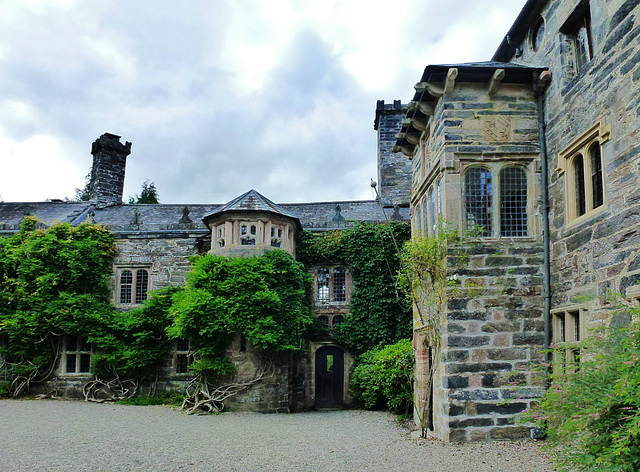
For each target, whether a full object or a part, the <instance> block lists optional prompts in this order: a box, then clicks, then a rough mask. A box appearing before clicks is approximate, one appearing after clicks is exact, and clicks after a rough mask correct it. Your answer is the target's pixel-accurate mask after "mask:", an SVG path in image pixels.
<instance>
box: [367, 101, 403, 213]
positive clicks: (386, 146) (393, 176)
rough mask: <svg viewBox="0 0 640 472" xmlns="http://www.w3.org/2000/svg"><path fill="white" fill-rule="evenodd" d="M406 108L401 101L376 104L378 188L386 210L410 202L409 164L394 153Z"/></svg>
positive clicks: (375, 126)
mask: <svg viewBox="0 0 640 472" xmlns="http://www.w3.org/2000/svg"><path fill="white" fill-rule="evenodd" d="M406 113H407V106H406V105H402V103H400V100H394V101H393V103H384V100H378V102H377V104H376V119H375V122H374V124H373V128H374V129H375V130H376V131H377V132H378V189H379V192H380V199H381V200H382V204H383V205H384V206H385V207H393V206H395V205H399V206H403V207H408V206H409V200H410V199H411V161H410V160H409V159H406V158H405V157H404V156H402V155H398V154H396V153H394V152H393V150H392V149H393V146H394V145H395V144H396V134H397V133H399V132H400V130H401V128H402V119H403V118H404V117H405V115H406Z"/></svg>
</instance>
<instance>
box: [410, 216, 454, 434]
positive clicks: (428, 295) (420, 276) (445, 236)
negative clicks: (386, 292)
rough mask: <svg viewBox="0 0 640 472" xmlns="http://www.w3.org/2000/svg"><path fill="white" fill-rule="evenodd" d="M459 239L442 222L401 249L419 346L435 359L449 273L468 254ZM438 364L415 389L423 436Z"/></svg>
mask: <svg viewBox="0 0 640 472" xmlns="http://www.w3.org/2000/svg"><path fill="white" fill-rule="evenodd" d="M457 242H458V234H457V232H456V231H453V230H451V229H450V228H448V226H447V225H446V224H445V223H443V222H439V223H438V228H437V231H436V232H435V235H434V236H430V237H429V236H423V235H419V236H414V237H413V238H412V239H411V240H410V241H408V242H407V243H406V244H405V245H404V248H403V250H402V255H401V258H402V270H401V273H400V274H401V275H400V277H401V278H400V281H401V285H402V286H403V287H404V288H405V293H406V294H407V296H408V298H409V300H410V301H411V302H413V306H414V309H415V311H416V316H414V331H415V333H416V335H415V337H416V342H417V346H416V349H417V350H419V351H421V352H423V353H426V352H430V353H431V358H432V359H437V358H438V357H439V356H440V347H441V337H442V334H443V333H442V332H441V330H442V325H443V320H442V314H443V313H444V312H445V310H444V309H443V307H444V305H445V304H446V301H447V292H448V286H449V285H450V284H454V285H455V281H453V280H449V279H448V273H449V271H450V269H451V268H452V267H455V266H456V265H458V264H460V263H461V262H464V260H465V259H466V253H464V252H463V251H461V250H459V249H456V248H455V243H457ZM425 357H426V356H425ZM436 365H437V363H436V362H431V363H430V365H428V366H426V368H427V369H428V371H427V372H426V379H427V381H426V384H425V385H423V386H421V388H420V389H419V390H417V391H416V395H415V398H414V401H415V406H416V408H415V412H416V414H417V417H418V423H419V424H418V426H419V427H420V429H421V431H422V437H426V434H427V429H428V427H429V425H428V424H427V422H426V420H427V416H428V412H429V410H430V409H431V408H432V405H431V395H430V394H429V392H430V391H431V388H432V384H433V382H434V378H435V373H436V372H435V368H436Z"/></svg>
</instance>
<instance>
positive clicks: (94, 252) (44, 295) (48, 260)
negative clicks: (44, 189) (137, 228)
mask: <svg viewBox="0 0 640 472" xmlns="http://www.w3.org/2000/svg"><path fill="white" fill-rule="evenodd" d="M41 226H42V225H41V224H40V223H38V221H37V220H36V219H34V218H31V217H26V218H25V219H24V220H23V221H22V223H21V225H20V231H19V232H18V233H16V234H15V235H13V236H12V237H9V238H0V354H1V356H2V358H3V360H4V363H5V372H6V375H7V376H8V377H9V379H10V381H11V387H10V388H9V389H6V390H9V392H10V393H12V394H17V393H20V392H22V391H24V390H26V389H28V386H29V384H30V382H32V381H37V380H41V379H44V378H46V377H47V376H48V375H49V374H50V372H51V371H52V370H53V368H54V366H55V361H56V356H57V352H58V350H59V347H60V342H61V339H62V335H63V334H70V335H80V336H83V337H84V338H86V339H88V340H89V342H95V341H97V340H99V339H100V340H106V339H108V338H109V337H110V336H109V331H110V328H109V325H110V323H111V321H112V315H113V309H112V307H111V305H110V303H109V293H110V291H109V283H108V280H109V273H110V272H111V258H112V255H113V237H112V235H111V233H109V232H108V231H107V230H106V229H104V228H103V227H101V226H95V225H80V226H78V227H75V228H74V227H72V226H70V225H69V224H57V225H53V226H52V227H51V228H49V229H46V230H44V229H39V227H41Z"/></svg>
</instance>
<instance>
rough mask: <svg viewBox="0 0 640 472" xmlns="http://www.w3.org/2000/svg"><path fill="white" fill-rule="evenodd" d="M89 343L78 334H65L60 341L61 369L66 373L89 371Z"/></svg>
mask: <svg viewBox="0 0 640 472" xmlns="http://www.w3.org/2000/svg"><path fill="white" fill-rule="evenodd" d="M90 369H91V345H90V344H89V343H87V341H86V340H85V339H84V338H82V337H80V336H65V337H64V339H63V341H62V371H63V372H65V373H67V374H84V373H89V371H90Z"/></svg>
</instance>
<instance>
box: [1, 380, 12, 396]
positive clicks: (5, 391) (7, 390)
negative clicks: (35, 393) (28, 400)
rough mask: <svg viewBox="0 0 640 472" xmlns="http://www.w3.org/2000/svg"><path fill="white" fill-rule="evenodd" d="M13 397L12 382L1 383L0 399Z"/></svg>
mask: <svg viewBox="0 0 640 472" xmlns="http://www.w3.org/2000/svg"><path fill="white" fill-rule="evenodd" d="M9 396H11V382H9V381H8V380H3V381H1V382H0V398H4V397H9Z"/></svg>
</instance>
